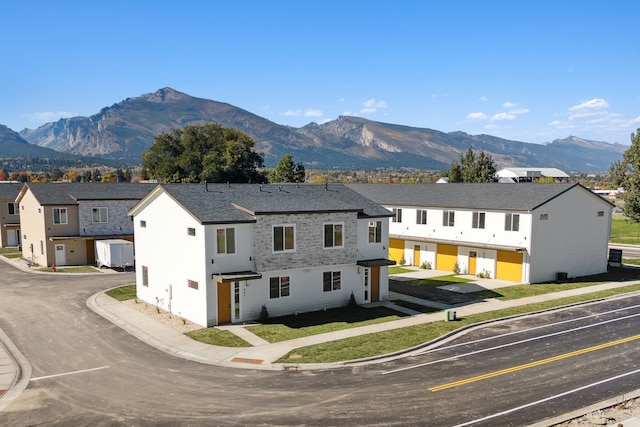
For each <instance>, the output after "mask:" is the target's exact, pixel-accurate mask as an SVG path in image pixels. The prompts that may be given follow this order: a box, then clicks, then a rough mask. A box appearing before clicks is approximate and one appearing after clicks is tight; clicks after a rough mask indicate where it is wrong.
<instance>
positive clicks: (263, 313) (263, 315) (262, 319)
mask: <svg viewBox="0 0 640 427" xmlns="http://www.w3.org/2000/svg"><path fill="white" fill-rule="evenodd" d="M267 320H269V310H267V306H266V305H264V304H262V309H261V310H260V316H259V317H258V321H259V322H260V323H265V322H266V321H267Z"/></svg>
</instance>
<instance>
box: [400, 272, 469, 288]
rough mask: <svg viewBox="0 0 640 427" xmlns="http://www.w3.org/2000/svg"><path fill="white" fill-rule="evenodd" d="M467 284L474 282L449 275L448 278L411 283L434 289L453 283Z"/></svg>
mask: <svg viewBox="0 0 640 427" xmlns="http://www.w3.org/2000/svg"><path fill="white" fill-rule="evenodd" d="M467 282H473V280H472V279H465V278H464V277H458V276H457V275H455V274H448V275H446V276H437V277H430V278H428V279H420V280H412V281H411V283H415V284H417V285H421V286H433V287H438V286H444V285H450V284H451V283H467Z"/></svg>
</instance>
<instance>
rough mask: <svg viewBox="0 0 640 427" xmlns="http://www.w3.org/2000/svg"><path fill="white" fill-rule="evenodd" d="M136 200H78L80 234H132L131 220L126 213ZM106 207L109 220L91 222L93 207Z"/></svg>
mask: <svg viewBox="0 0 640 427" xmlns="http://www.w3.org/2000/svg"><path fill="white" fill-rule="evenodd" d="M136 203H138V200H92V201H87V202H84V201H83V202H80V205H79V214H80V235H81V236H110V235H131V234H133V221H131V217H129V216H128V215H127V213H128V212H129V210H130V209H131V208H132V207H133V206H135V204H136ZM104 207H106V208H108V215H109V218H108V220H109V222H107V223H93V222H92V219H93V218H92V209H93V208H104Z"/></svg>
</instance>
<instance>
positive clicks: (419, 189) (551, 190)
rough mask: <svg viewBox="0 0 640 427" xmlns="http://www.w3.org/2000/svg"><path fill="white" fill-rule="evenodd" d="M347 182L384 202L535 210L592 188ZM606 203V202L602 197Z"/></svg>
mask: <svg viewBox="0 0 640 427" xmlns="http://www.w3.org/2000/svg"><path fill="white" fill-rule="evenodd" d="M347 186H348V187H349V188H351V189H352V190H354V191H357V192H358V193H360V194H362V195H364V196H366V197H368V198H369V199H371V200H373V201H375V202H377V203H380V204H381V205H394V206H422V207H435V208H458V209H488V210H519V211H528V210H533V209H535V208H537V207H538V206H540V205H542V204H544V203H546V202H548V201H549V200H551V199H553V198H555V197H557V196H559V195H560V194H562V193H564V192H565V191H568V190H569V189H571V188H573V187H579V188H581V189H583V190H584V191H589V190H587V189H586V188H584V187H582V186H580V185H579V184H497V183H492V184H458V183H455V184H348V185H347ZM594 196H595V195H594ZM596 197H597V196H596ZM603 203H607V202H606V201H604V200H603Z"/></svg>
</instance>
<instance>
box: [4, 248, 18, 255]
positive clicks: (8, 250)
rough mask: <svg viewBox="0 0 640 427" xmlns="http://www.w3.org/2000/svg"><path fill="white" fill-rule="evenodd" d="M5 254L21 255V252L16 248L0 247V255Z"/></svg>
mask: <svg viewBox="0 0 640 427" xmlns="http://www.w3.org/2000/svg"><path fill="white" fill-rule="evenodd" d="M7 254H19V255H22V252H19V251H18V248H0V255H5V256H6V255H7Z"/></svg>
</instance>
